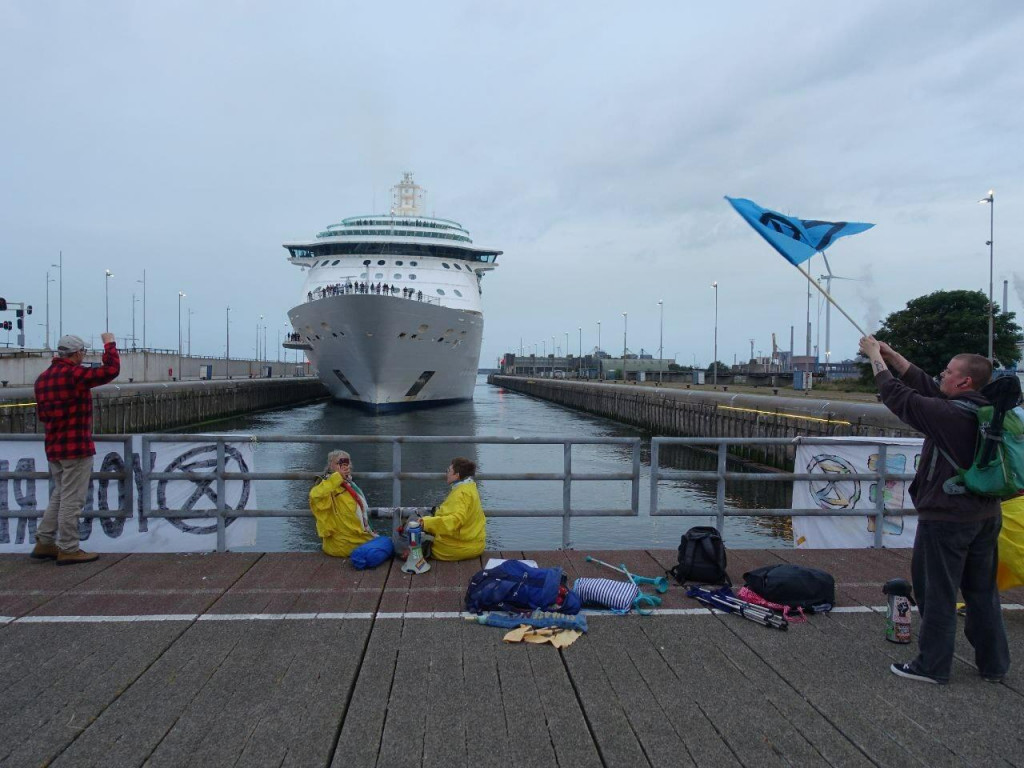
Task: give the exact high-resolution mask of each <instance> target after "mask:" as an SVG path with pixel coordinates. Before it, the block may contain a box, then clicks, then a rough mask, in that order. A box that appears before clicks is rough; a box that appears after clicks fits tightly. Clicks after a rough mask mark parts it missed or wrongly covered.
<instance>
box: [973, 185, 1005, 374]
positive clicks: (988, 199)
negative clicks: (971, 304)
mask: <svg viewBox="0 0 1024 768" xmlns="http://www.w3.org/2000/svg"><path fill="white" fill-rule="evenodd" d="M978 202H979V203H988V242H987V243H985V245H987V246H988V359H989V361H991V362H992V363H993V364H994V363H995V360H996V358H995V351H994V350H995V319H994V316H993V315H994V312H995V310H994V308H993V301H992V298H993V297H992V266H993V263H994V260H993V254H992V251H993V248H994V246H993V244H992V242H993V240H995V237H994V235H995V231H994V230H995V221H996V193H995V190H992V189H990V190H989V191H988V194H987V195H986V196H985V197H983V198H982V199H981V200H979V201H978ZM1003 311H1004V312H1005V311H1006V308H1005V307H1004V308H1003Z"/></svg>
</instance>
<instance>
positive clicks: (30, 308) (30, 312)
mask: <svg viewBox="0 0 1024 768" xmlns="http://www.w3.org/2000/svg"><path fill="white" fill-rule="evenodd" d="M28 313H29V314H30V315H31V314H32V305H31V304H29V305H28Z"/></svg>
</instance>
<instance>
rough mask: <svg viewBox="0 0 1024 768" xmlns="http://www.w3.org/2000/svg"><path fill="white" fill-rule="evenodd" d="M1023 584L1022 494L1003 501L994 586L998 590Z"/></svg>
mask: <svg viewBox="0 0 1024 768" xmlns="http://www.w3.org/2000/svg"><path fill="white" fill-rule="evenodd" d="M1022 584H1024V496H1014V497H1013V498H1012V499H1008V500H1006V501H1004V502H1003V529H1002V530H1001V531H1000V532H999V569H998V570H997V571H996V587H997V588H998V589H999V591H1000V592H1002V591H1003V590H1006V589H1013V588H1014V587H1019V586H1021V585H1022Z"/></svg>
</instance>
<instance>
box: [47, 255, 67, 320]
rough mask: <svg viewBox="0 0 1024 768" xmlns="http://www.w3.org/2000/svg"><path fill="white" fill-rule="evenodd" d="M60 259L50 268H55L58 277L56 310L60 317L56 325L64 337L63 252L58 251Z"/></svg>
mask: <svg viewBox="0 0 1024 768" xmlns="http://www.w3.org/2000/svg"><path fill="white" fill-rule="evenodd" d="M59 253H60V257H59V259H58V263H57V264H51V265H50V266H51V267H56V268H57V275H58V276H59V277H60V286H59V290H60V294H59V296H60V298H59V300H58V303H57V308H58V309H59V310H60V316H59V319H58V321H57V322H58V324H57V331H58V334H59V335H60V336H63V335H64V251H60V252H59Z"/></svg>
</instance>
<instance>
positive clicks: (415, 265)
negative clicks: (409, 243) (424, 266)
mask: <svg viewBox="0 0 1024 768" xmlns="http://www.w3.org/2000/svg"><path fill="white" fill-rule="evenodd" d="M409 266H410V267H418V266H419V264H417V263H416V262H415V261H410V262H409Z"/></svg>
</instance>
